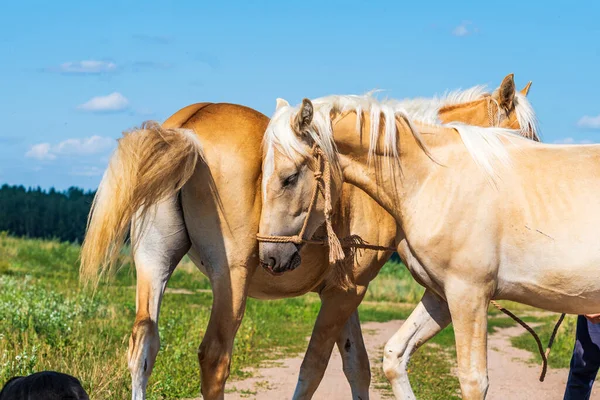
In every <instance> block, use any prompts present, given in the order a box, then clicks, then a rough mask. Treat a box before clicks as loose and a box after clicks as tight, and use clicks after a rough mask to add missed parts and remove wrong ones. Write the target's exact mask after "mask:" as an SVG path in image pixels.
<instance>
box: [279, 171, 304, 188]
mask: <svg viewBox="0 0 600 400" xmlns="http://www.w3.org/2000/svg"><path fill="white" fill-rule="evenodd" d="M299 174H300V173H299V172H296V173H295V174H292V175H290V176H288V177H287V178H285V179H284V180H283V187H287V186H291V185H293V184H294V183H296V181H297V180H298V175H299Z"/></svg>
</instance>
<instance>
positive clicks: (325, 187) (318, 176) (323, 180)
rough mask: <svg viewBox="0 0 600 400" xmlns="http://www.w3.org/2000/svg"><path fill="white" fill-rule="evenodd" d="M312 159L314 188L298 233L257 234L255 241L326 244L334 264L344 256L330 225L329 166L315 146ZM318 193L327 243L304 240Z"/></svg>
mask: <svg viewBox="0 0 600 400" xmlns="http://www.w3.org/2000/svg"><path fill="white" fill-rule="evenodd" d="M312 154H313V158H314V160H315V162H316V165H317V167H316V168H315V171H314V177H315V186H314V187H313V191H312V195H311V198H310V204H309V206H308V211H307V212H306V217H305V218H304V223H303V224H302V228H301V229H300V232H298V234H296V235H294V236H273V235H262V234H260V233H258V234H257V235H256V239H257V240H258V241H259V242H270V243H294V244H302V243H315V244H327V245H329V262H330V263H332V264H334V263H336V262H338V261H342V260H343V259H344V258H345V257H346V256H345V254H344V250H343V249H342V244H341V243H340V240H339V239H338V237H337V235H336V234H335V232H334V231H333V226H332V224H331V216H332V214H333V207H332V205H331V165H330V163H329V160H327V157H326V156H325V154H324V153H323V151H322V150H321V149H320V148H318V147H317V145H316V144H315V145H314V146H313V148H312ZM319 193H321V194H322V195H323V199H324V200H325V210H324V212H325V225H326V227H327V241H326V242H324V241H323V240H312V239H311V238H304V236H305V232H306V228H307V226H308V220H309V219H310V215H311V214H312V212H313V210H314V208H315V205H316V204H317V200H318V196H319Z"/></svg>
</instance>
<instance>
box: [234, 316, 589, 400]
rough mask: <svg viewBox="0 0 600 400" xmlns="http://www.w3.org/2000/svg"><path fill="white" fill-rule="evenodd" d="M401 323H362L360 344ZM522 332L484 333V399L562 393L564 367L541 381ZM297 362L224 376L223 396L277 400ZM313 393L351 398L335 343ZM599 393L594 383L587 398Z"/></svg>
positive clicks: (376, 395) (376, 342)
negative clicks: (242, 376) (518, 343)
mask: <svg viewBox="0 0 600 400" xmlns="http://www.w3.org/2000/svg"><path fill="white" fill-rule="evenodd" d="M401 325H402V321H389V322H384V323H378V322H369V323H365V324H363V332H364V337H365V344H366V347H367V350H368V351H369V355H370V357H371V358H372V357H373V356H375V354H377V353H376V352H380V351H381V346H382V345H383V344H384V343H385V342H386V341H387V339H388V338H390V337H391V335H392V334H393V333H394V332H395V331H396V330H397V329H398V328H399V327H400V326H401ZM522 333H523V330H522V328H521V327H511V328H506V329H501V330H498V331H497V332H495V333H493V334H492V335H490V337H489V352H488V356H489V378H490V389H489V393H488V396H487V398H488V399H489V400H506V399H544V400H560V399H562V398H563V393H564V387H565V382H566V380H567V375H568V370H567V369H550V370H549V371H548V374H547V375H546V380H545V382H543V383H541V382H539V381H538V376H539V372H540V369H539V366H538V365H537V364H531V363H528V362H527V360H528V359H529V358H530V357H531V354H530V353H529V352H527V351H525V350H521V349H517V348H514V347H512V346H511V344H510V338H511V337H513V336H518V335H521V334H522ZM301 363H302V354H300V355H298V356H297V357H294V358H288V359H284V360H281V362H280V363H277V365H273V366H271V367H266V368H260V369H258V370H256V371H255V374H254V377H252V378H249V379H246V380H243V381H237V382H229V383H228V384H227V387H228V389H229V391H230V392H229V393H228V394H227V395H226V398H228V399H256V400H275V399H277V400H279V399H290V398H291V397H292V394H293V393H294V388H295V386H296V380H297V374H298V371H299V369H300V364H301ZM314 398H315V399H326V400H338V399H339V400H342V399H343V400H346V399H351V395H350V387H349V385H348V383H347V382H346V378H345V377H344V373H343V371H342V361H341V358H340V355H339V352H338V351H337V348H336V349H334V353H333V356H332V358H331V361H330V363H329V367H328V368H327V372H326V373H325V377H324V378H323V381H322V382H321V385H320V386H319V389H318V390H317V392H316V394H315V396H314ZM382 398H389V392H388V396H385V393H382V392H380V391H378V390H377V389H375V388H373V387H372V388H371V400H378V399H382ZM594 398H600V390H599V389H598V388H596V390H595V391H594V393H593V394H592V399H594Z"/></svg>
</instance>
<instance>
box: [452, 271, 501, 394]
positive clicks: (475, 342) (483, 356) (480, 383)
mask: <svg viewBox="0 0 600 400" xmlns="http://www.w3.org/2000/svg"><path fill="white" fill-rule="evenodd" d="M445 286H446V298H447V300H448V305H449V308H450V314H451V316H452V325H453V326H454V335H455V339H456V356H457V361H458V378H459V381H460V388H461V391H462V396H463V399H469V400H482V399H484V398H485V395H486V393H487V389H488V375H487V309H488V306H489V302H490V297H491V295H490V293H491V292H492V291H491V290H489V289H488V288H486V287H485V286H483V285H475V284H472V283H470V282H465V281H464V280H462V279H456V280H452V281H451V282H446V285H445Z"/></svg>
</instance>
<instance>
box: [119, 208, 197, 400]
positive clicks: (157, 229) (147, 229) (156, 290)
mask: <svg viewBox="0 0 600 400" xmlns="http://www.w3.org/2000/svg"><path fill="white" fill-rule="evenodd" d="M142 229H143V230H142ZM131 237H132V244H133V247H134V248H135V252H134V262H135V268H136V276H137V290H136V316H135V323H134V324H133V330H132V332H131V338H130V340H129V350H128V352H127V360H128V366H129V371H130V372H131V384H132V398H133V399H134V400H142V399H145V397H146V385H147V384H148V378H149V377H150V374H151V373H152V368H153V367H154V361H155V360H156V355H157V353H158V350H159V348H160V338H159V336H158V314H159V312H160V303H161V300H162V296H163V293H164V291H165V288H166V286H167V282H168V280H169V277H170V276H171V274H172V272H173V270H174V269H175V267H176V266H177V264H178V263H179V261H181V259H182V258H183V256H184V255H185V254H186V253H187V251H188V250H189V248H190V241H189V239H188V235H187V231H186V228H185V224H184V222H183V217H182V214H181V207H180V204H179V199H178V198H177V196H174V197H173V198H169V199H166V200H164V201H162V202H161V203H159V204H158V205H157V206H156V212H155V213H148V214H147V216H145V217H144V220H143V221H142V219H140V218H134V222H133V223H132V234H131Z"/></svg>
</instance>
